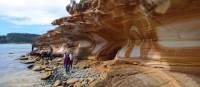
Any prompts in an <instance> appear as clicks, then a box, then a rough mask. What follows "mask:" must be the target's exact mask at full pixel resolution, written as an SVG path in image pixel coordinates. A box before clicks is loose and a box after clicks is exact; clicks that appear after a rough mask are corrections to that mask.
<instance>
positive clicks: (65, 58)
mask: <svg viewBox="0 0 200 87" xmlns="http://www.w3.org/2000/svg"><path fill="white" fill-rule="evenodd" d="M64 64H70V58H69V55H68V54H64Z"/></svg>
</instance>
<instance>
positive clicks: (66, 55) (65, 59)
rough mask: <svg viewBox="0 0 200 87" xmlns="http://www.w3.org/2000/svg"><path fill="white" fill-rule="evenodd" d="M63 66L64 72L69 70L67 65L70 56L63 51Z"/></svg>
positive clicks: (68, 64)
mask: <svg viewBox="0 0 200 87" xmlns="http://www.w3.org/2000/svg"><path fill="white" fill-rule="evenodd" d="M63 57H64V67H65V71H66V73H68V72H69V66H70V57H69V54H67V53H64V56H63Z"/></svg>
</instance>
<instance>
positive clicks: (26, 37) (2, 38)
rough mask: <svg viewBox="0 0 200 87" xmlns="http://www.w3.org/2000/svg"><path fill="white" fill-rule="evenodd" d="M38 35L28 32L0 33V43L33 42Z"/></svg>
mask: <svg viewBox="0 0 200 87" xmlns="http://www.w3.org/2000/svg"><path fill="white" fill-rule="evenodd" d="M39 36H40V35H37V34H29V33H8V34H7V35H0V44H4V43H33V42H34V41H35V40H36V38H37V37H39Z"/></svg>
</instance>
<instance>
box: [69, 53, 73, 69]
mask: <svg viewBox="0 0 200 87" xmlns="http://www.w3.org/2000/svg"><path fill="white" fill-rule="evenodd" d="M69 58H70V64H69V68H70V70H71V69H72V65H73V52H72V51H70V52H69Z"/></svg>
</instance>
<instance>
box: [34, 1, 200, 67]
mask: <svg viewBox="0 0 200 87" xmlns="http://www.w3.org/2000/svg"><path fill="white" fill-rule="evenodd" d="M66 10H67V11H68V12H69V13H70V16H66V17H63V18H60V19H56V20H55V21H53V22H52V24H53V25H57V27H56V28H55V29H53V30H51V31H49V32H47V33H46V34H44V35H42V36H41V37H40V38H38V40H37V42H36V44H39V45H37V46H36V47H37V48H40V47H43V48H45V47H46V48H48V46H51V47H52V48H53V51H54V54H63V53H64V52H67V51H68V50H73V51H74V53H75V54H76V55H77V58H80V59H81V58H89V59H98V60H110V59H130V60H132V59H133V60H139V61H140V60H142V61H160V62H159V64H161V63H165V62H167V63H168V64H172V65H173V64H175V65H199V64H200V53H199V52H200V1H199V0H81V1H80V2H79V3H76V2H75V1H73V0H72V2H71V4H70V5H68V6H67V7H66ZM40 51H41V50H38V51H37V52H40ZM154 64H155V63H154Z"/></svg>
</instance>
